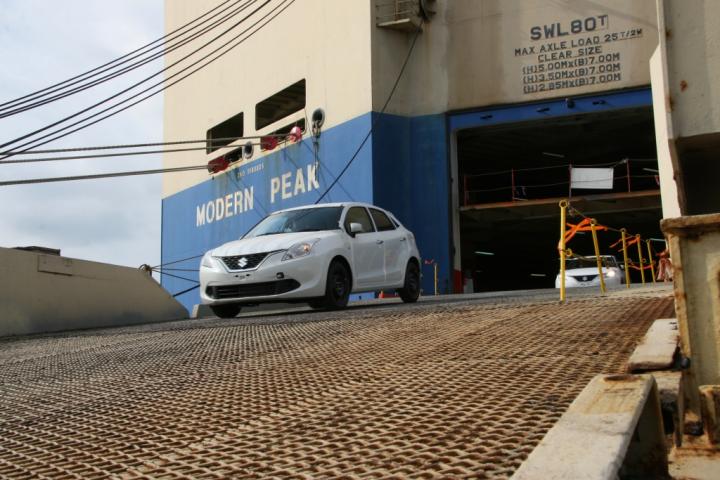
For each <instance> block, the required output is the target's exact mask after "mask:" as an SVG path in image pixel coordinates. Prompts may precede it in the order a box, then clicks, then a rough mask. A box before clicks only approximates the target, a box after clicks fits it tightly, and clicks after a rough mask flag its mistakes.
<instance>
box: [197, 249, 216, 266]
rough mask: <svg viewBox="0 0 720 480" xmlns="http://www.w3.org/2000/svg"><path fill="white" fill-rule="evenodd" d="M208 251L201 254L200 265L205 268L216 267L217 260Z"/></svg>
mask: <svg viewBox="0 0 720 480" xmlns="http://www.w3.org/2000/svg"><path fill="white" fill-rule="evenodd" d="M210 253H211V252H207V253H206V254H205V255H203V257H202V261H201V262H200V265H202V266H203V267H206V268H217V260H215V259H214V258H213V257H212V255H210Z"/></svg>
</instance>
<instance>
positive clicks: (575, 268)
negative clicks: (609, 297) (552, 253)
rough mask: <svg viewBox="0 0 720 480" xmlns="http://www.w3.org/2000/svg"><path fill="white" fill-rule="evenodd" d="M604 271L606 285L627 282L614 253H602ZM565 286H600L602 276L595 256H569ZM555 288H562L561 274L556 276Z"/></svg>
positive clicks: (566, 264) (566, 265)
mask: <svg viewBox="0 0 720 480" xmlns="http://www.w3.org/2000/svg"><path fill="white" fill-rule="evenodd" d="M600 260H601V261H602V272H603V277H604V279H605V285H606V286H617V285H621V284H623V283H625V273H624V272H623V270H622V269H621V268H620V267H619V266H618V263H617V260H616V259H615V257H613V256H612V255H601V256H600ZM565 286H566V287H567V288H573V287H599V286H600V277H599V273H598V268H597V260H596V259H595V256H594V255H593V256H591V257H583V258H569V259H567V261H566V262H565ZM555 288H560V274H559V273H558V275H557V278H555Z"/></svg>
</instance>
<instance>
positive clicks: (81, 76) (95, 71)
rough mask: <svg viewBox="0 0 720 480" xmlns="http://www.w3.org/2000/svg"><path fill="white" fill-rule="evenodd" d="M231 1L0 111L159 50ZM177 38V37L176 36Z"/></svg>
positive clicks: (7, 104) (9, 101) (3, 105)
mask: <svg viewBox="0 0 720 480" xmlns="http://www.w3.org/2000/svg"><path fill="white" fill-rule="evenodd" d="M231 1H232V0H225V1H224V2H222V3H221V4H219V5H218V6H216V7H214V8H212V9H211V10H209V11H207V12H205V13H203V14H202V15H200V16H199V17H197V18H195V19H193V20H191V21H190V22H188V23H186V24H184V25H182V26H180V27H178V28H176V29H175V30H173V31H172V32H170V33H168V34H166V35H164V36H162V37H160V38H158V39H156V40H153V41H152V42H150V43H148V44H146V45H143V46H141V47H139V48H137V49H135V50H133V51H131V52H129V53H126V54H125V55H122V56H120V57H118V58H115V59H114V60H111V61H110V62H107V63H104V64H102V65H100V66H98V67H95V68H92V69H90V70H88V71H86V72H83V73H81V74H79V75H76V76H74V77H71V78H68V79H66V80H63V81H61V82H58V83H56V84H53V85H50V86H48V87H45V88H42V89H40V90H37V91H35V92H32V93H29V94H27V95H23V96H21V97H17V98H15V99H13V100H8V101H6V102H3V103H0V110H5V109H7V108H13V107H15V106H17V105H19V104H22V103H27V102H29V101H33V100H35V99H37V98H40V97H42V96H43V95H46V94H48V93H53V92H56V91H58V90H60V89H62V88H65V87H67V86H70V85H75V84H76V83H78V82H80V81H83V80H85V79H86V78H89V77H92V76H95V75H98V74H99V73H102V72H105V71H108V70H109V69H112V68H115V67H117V66H118V65H122V64H123V63H126V62H128V61H130V60H131V59H134V58H137V56H139V55H143V54H144V53H147V52H144V51H145V50H148V51H152V50H155V49H157V48H161V47H163V46H164V45H165V44H166V43H167V42H169V41H171V40H174V39H175V38H177V36H175V37H172V36H173V35H175V34H177V33H179V32H181V31H182V30H185V29H186V28H188V27H190V26H191V25H192V24H194V23H196V22H198V21H200V20H202V19H203V18H204V17H206V16H208V15H210V14H212V13H213V12H215V11H216V10H218V9H220V8H222V7H223V6H224V5H226V4H227V3H230V2H231ZM239 1H242V0H238V1H236V2H235V3H234V5H236V4H237V3H239ZM228 8H232V6H230V7H228ZM228 8H226V9H224V10H221V11H220V12H218V13H222V12H224V11H226V10H227V9H228ZM215 16H217V14H216V15H213V16H212V17H210V19H212V18H214V17H215ZM208 20H209V19H206V20H204V21H203V22H201V23H200V25H201V24H202V23H205V22H206V21H208ZM196 27H197V25H196V26H194V27H192V28H193V29H194V28H196ZM185 33H187V32H183V33H182V34H181V35H184V34H185ZM178 36H179V35H178ZM170 37H172V38H170ZM3 107H4V108H3Z"/></svg>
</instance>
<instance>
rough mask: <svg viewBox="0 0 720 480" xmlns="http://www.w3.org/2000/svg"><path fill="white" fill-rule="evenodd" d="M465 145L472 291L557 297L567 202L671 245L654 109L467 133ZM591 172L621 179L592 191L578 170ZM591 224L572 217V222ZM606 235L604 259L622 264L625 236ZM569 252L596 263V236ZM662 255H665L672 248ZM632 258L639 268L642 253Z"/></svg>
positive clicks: (462, 183)
mask: <svg viewBox="0 0 720 480" xmlns="http://www.w3.org/2000/svg"><path fill="white" fill-rule="evenodd" d="M570 102H572V100H567V103H568V104H569V106H570V107H572V106H573V105H572V103H570ZM595 102H596V103H601V101H597V100H596V101H595ZM529 108H532V109H534V110H535V111H536V112H537V111H541V110H543V107H542V106H539V107H535V106H532V105H530V106H529ZM568 110H569V109H568ZM481 113H482V112H481ZM540 113H543V112H540ZM489 116H490V115H485V117H489ZM480 118H483V116H482V115H481V117H480ZM456 142H457V144H456V151H457V162H458V164H457V165H458V177H457V178H458V180H459V182H458V183H459V185H458V190H459V191H458V198H459V215H458V218H459V233H460V241H459V245H460V250H461V252H460V256H461V258H460V261H461V269H462V274H463V279H464V284H465V291H490V290H516V289H518V290H519V289H534V288H552V287H553V286H554V282H555V277H556V275H557V274H558V269H559V262H558V250H557V248H558V240H559V231H560V225H559V217H560V215H559V206H558V203H559V201H560V200H561V199H565V198H569V199H570V200H571V204H572V206H573V207H574V208H576V209H577V210H578V211H580V212H582V214H584V215H586V216H589V217H593V218H596V219H597V222H598V223H599V224H602V225H607V226H609V227H612V228H616V229H621V228H626V229H627V231H628V233H629V234H631V235H635V234H640V235H641V236H642V238H643V239H650V238H655V239H662V235H661V233H660V229H659V220H660V218H661V217H662V208H661V201H660V192H659V183H658V177H657V175H658V167H657V159H656V158H657V155H656V144H655V133H654V126H653V113H652V108H651V107H650V106H641V107H635V108H625V109H616V110H612V111H605V112H592V113H580V114H568V115H563V116H560V117H556V118H550V119H547V120H532V121H521V122H511V123H501V124H498V125H492V126H487V127H476V128H468V129H463V130H459V131H458V132H457V140H456ZM587 168H594V169H605V170H600V173H601V174H603V172H604V174H605V175H610V176H611V180H609V182H606V184H605V188H597V187H598V185H597V182H594V181H593V180H592V179H591V180H586V182H588V183H587V184H583V180H582V177H581V176H579V175H578V174H580V173H583V172H582V171H580V170H578V169H587ZM573 170H575V176H574V179H573V181H572V184H571V177H573V174H572V173H571V172H572V171H573ZM586 171H587V170H586ZM594 172H595V173H597V172H598V170H596V171H594ZM591 173H593V172H591ZM581 187H582V188H581ZM584 187H593V188H584ZM581 220H582V216H579V215H572V210H571V212H570V215H569V216H568V223H578V222H580V221H581ZM598 236H599V243H600V252H601V254H614V255H615V256H616V258H617V259H618V261H620V262H621V261H622V258H623V255H622V251H621V250H620V247H619V246H615V247H613V248H610V247H611V245H612V244H613V243H615V242H616V241H617V240H618V239H619V238H620V234H619V233H618V232H616V231H600V232H598ZM456 245H457V243H456ZM568 247H569V248H571V249H572V250H573V252H575V253H577V254H579V255H584V256H590V255H593V254H594V248H593V243H592V235H591V232H580V233H579V234H578V235H577V236H576V237H575V238H573V240H572V242H571V243H570V244H569V245H568ZM652 247H653V250H654V251H656V252H659V251H661V250H663V249H664V248H665V246H664V244H663V243H662V242H656V243H653V244H652ZM629 251H630V256H631V260H636V259H637V258H638V253H637V247H632V248H631V249H629ZM643 255H647V250H646V245H643ZM469 280H472V282H470V281H469ZM631 280H632V281H633V282H639V281H640V273H639V271H637V270H635V269H632V268H631ZM647 281H650V276H649V274H648V275H647Z"/></svg>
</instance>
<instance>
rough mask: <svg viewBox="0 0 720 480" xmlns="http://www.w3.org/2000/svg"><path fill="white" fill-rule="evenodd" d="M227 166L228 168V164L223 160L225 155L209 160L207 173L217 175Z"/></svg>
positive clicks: (226, 160) (225, 159)
mask: <svg viewBox="0 0 720 480" xmlns="http://www.w3.org/2000/svg"><path fill="white" fill-rule="evenodd" d="M228 166H230V162H229V161H228V159H227V158H225V155H223V156H222V157H218V158H213V159H212V160H210V161H209V162H208V164H207V169H208V172H209V173H218V172H222V171H223V170H225V169H227V168H228Z"/></svg>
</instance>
